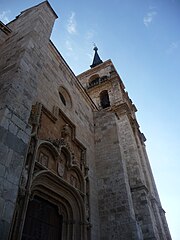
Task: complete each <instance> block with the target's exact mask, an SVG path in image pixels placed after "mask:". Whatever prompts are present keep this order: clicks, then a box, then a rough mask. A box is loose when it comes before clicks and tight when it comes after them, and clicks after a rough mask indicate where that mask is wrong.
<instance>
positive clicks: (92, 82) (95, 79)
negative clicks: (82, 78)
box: [89, 74, 100, 87]
mask: <svg viewBox="0 0 180 240" xmlns="http://www.w3.org/2000/svg"><path fill="white" fill-rule="evenodd" d="M99 81H100V78H99V75H98V74H95V75H93V76H91V78H90V79H89V87H93V86H96V85H98V84H99Z"/></svg>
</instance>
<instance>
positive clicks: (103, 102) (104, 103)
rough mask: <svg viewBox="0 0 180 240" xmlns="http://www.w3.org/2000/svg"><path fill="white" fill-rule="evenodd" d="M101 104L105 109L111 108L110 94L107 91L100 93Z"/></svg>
mask: <svg viewBox="0 0 180 240" xmlns="http://www.w3.org/2000/svg"><path fill="white" fill-rule="evenodd" d="M100 104H101V107H102V108H103V109H104V108H107V107H110V101H109V94H108V91H107V90H104V91H102V92H101V93H100Z"/></svg>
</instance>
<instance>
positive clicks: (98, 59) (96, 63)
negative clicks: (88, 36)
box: [90, 46, 103, 68]
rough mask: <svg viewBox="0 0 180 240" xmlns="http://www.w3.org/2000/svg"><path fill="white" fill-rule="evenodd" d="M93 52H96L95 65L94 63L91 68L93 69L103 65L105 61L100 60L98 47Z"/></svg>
mask: <svg viewBox="0 0 180 240" xmlns="http://www.w3.org/2000/svg"><path fill="white" fill-rule="evenodd" d="M93 50H94V51H95V53H94V59H93V63H92V65H91V66H90V67H91V68H93V67H95V66H97V65H99V64H101V63H103V61H102V60H101V59H100V57H99V54H98V52H97V51H98V48H97V46H95V47H94V48H93Z"/></svg>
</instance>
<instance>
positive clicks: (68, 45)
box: [65, 40, 73, 52]
mask: <svg viewBox="0 0 180 240" xmlns="http://www.w3.org/2000/svg"><path fill="white" fill-rule="evenodd" d="M65 45H66V48H67V50H68V51H71V52H72V51H73V48H72V44H71V42H70V41H69V40H66V42H65Z"/></svg>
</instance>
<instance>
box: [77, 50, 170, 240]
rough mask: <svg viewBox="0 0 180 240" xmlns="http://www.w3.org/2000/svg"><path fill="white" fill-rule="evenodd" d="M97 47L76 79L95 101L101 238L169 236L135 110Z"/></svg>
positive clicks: (96, 159)
mask: <svg viewBox="0 0 180 240" xmlns="http://www.w3.org/2000/svg"><path fill="white" fill-rule="evenodd" d="M97 50H98V49H97V47H95V48H94V51H95V54H94V59H93V63H92V65H91V69H89V70H87V71H85V72H83V73H82V74H80V75H79V76H78V79H79V80H80V82H81V83H82V85H83V86H84V88H85V89H86V91H87V92H88V94H89V95H90V97H91V98H92V100H93V101H94V103H95V104H96V106H97V108H98V111H96V112H94V127H95V130H94V131H95V161H96V174H97V179H98V181H97V185H98V196H99V197H98V202H99V218H100V236H101V238H100V239H124V240H126V239H127V240H128V239H154V240H155V239H156V240H157V239H159V240H160V239H163V240H164V239H168V240H169V239H171V236H170V233H169V230H168V226H167V222H166V218H165V214H164V213H165V212H164V210H163V209H162V206H161V203H160V199H159V196H158V192H157V189H156V185H155V182H154V178H153V174H152V171H151V167H150V163H149V160H148V156H147V153H146V149H145V143H144V142H145V140H146V139H145V136H144V134H143V133H141V131H140V129H139V124H138V122H137V119H136V116H135V112H136V111H137V109H136V107H135V105H134V104H133V102H132V100H131V99H130V98H129V96H128V93H127V92H126V91H125V86H124V84H123V82H122V80H121V78H120V76H119V74H118V72H117V71H116V69H115V67H114V65H113V63H112V61H111V60H107V61H105V62H103V61H102V60H101V58H100V57H99V55H98V52H97Z"/></svg>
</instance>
